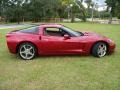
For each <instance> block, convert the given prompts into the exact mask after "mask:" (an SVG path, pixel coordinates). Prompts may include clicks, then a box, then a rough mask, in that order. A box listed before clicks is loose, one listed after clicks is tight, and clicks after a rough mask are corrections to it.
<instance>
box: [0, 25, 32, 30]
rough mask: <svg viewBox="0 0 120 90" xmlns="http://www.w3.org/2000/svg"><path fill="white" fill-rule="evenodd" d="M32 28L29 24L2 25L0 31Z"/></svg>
mask: <svg viewBox="0 0 120 90" xmlns="http://www.w3.org/2000/svg"><path fill="white" fill-rule="evenodd" d="M29 26H32V25H31V24H19V25H18V24H2V25H0V29H7V28H21V27H29Z"/></svg>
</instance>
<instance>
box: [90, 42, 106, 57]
mask: <svg viewBox="0 0 120 90" xmlns="http://www.w3.org/2000/svg"><path fill="white" fill-rule="evenodd" d="M102 45H103V46H104V47H106V49H105V50H104V53H103V55H102V54H101V55H100V53H99V52H100V50H99V48H100V46H102ZM107 49H108V47H107V45H106V44H105V43H104V42H98V43H96V44H95V45H94V46H93V48H92V55H93V56H95V57H99V58H100V57H104V56H105V55H106V54H107Z"/></svg>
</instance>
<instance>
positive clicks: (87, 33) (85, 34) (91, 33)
mask: <svg viewBox="0 0 120 90" xmlns="http://www.w3.org/2000/svg"><path fill="white" fill-rule="evenodd" d="M82 33H83V34H84V36H95V37H102V38H107V37H106V36H103V35H100V34H97V33H94V32H82Z"/></svg>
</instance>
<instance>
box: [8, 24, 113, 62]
mask: <svg viewBox="0 0 120 90" xmlns="http://www.w3.org/2000/svg"><path fill="white" fill-rule="evenodd" d="M6 38H7V45H8V48H9V51H10V52H11V53H13V54H18V55H19V56H20V57H21V58H22V59H24V60H31V59H33V58H35V57H36V56H37V55H41V56H43V55H93V56H95V57H103V56H105V55H107V54H110V53H112V52H114V50H115V43H114V42H113V41H112V40H111V39H109V38H107V37H105V36H101V35H98V34H96V33H91V32H78V31H74V30H72V29H70V28H68V27H65V26H63V25H60V24H41V25H37V26H32V27H29V28H25V29H22V30H15V31H12V32H10V33H7V35H6Z"/></svg>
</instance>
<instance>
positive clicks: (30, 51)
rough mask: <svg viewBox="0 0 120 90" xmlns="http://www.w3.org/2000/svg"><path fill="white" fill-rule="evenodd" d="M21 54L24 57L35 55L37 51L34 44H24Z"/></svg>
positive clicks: (28, 57) (29, 57)
mask: <svg viewBox="0 0 120 90" xmlns="http://www.w3.org/2000/svg"><path fill="white" fill-rule="evenodd" d="M20 55H21V57H22V58H24V59H31V58H32V57H34V55H35V51H34V48H33V46H31V45H23V46H21V48H20Z"/></svg>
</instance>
